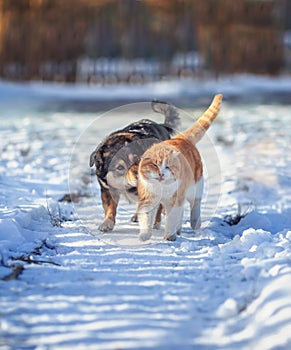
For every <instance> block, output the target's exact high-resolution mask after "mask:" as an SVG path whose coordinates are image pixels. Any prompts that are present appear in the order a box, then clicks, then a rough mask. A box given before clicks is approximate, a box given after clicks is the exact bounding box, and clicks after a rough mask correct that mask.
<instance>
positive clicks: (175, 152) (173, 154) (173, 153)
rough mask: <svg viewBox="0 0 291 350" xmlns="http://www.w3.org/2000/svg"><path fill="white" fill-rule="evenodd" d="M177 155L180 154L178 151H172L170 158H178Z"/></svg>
mask: <svg viewBox="0 0 291 350" xmlns="http://www.w3.org/2000/svg"><path fill="white" fill-rule="evenodd" d="M179 154H180V152H179V151H176V150H175V151H173V152H172V156H173V157H174V158H177V157H178V156H179Z"/></svg>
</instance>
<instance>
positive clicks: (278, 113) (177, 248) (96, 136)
mask: <svg viewBox="0 0 291 350" xmlns="http://www.w3.org/2000/svg"><path fill="white" fill-rule="evenodd" d="M224 88H225V89H226V87H225V86H222V87H221V89H222V90H221V91H222V92H223V93H224V91H223V89H224ZM226 90H227V89H226ZM7 95H8V97H9V96H10V94H9V93H7ZM5 97H7V96H5ZM158 97H159V96H158ZM211 97H212V96H210V97H209V99H211ZM0 102H1V100H0ZM20 103H21V104H20ZM46 103H47V102H46ZM44 105H45V104H44ZM206 105H207V102H206V103H205V104H204V105H203V108H205V107H206ZM290 106H291V105H289V104H285V105H279V104H272V103H270V104H247V105H245V104H239V103H236V104H232V103H230V102H227V92H226V101H225V103H224V106H223V111H222V113H221V116H220V118H219V119H218V120H217V122H216V123H215V125H213V127H212V128H211V130H210V132H209V135H210V136H209V137H210V141H211V142H213V143H214V146H213V147H214V149H215V151H216V154H217V155H218V158H219V161H220V166H221V179H222V185H221V198H220V201H219V204H218V208H217V211H216V213H215V215H214V217H213V219H212V221H211V222H210V224H209V225H208V226H206V227H204V228H203V229H201V230H199V231H198V232H196V233H195V234H194V233H193V232H191V230H190V229H189V228H188V223H187V218H186V217H185V225H184V227H183V233H182V236H181V237H179V238H178V239H177V241H176V242H164V241H162V239H161V233H160V232H157V235H156V237H154V238H153V241H152V243H151V244H148V245H143V244H140V243H139V242H138V240H137V239H136V233H137V226H136V225H134V224H131V223H129V218H130V214H131V213H130V211H132V210H133V209H134V208H133V207H131V206H130V205H127V204H126V203H125V204H124V205H123V206H121V208H120V210H119V213H118V221H117V227H116V230H115V232H113V233H112V234H109V235H108V236H105V235H104V236H101V235H99V233H98V232H97V230H96V225H97V224H98V223H99V222H100V220H101V218H102V215H103V214H102V210H101V206H100V199H99V192H98V187H97V186H95V185H96V183H95V179H94V177H91V176H90V170H89V168H88V164H87V163H88V157H89V155H90V152H91V151H92V150H93V149H94V147H95V146H96V143H98V140H100V139H101V138H103V137H104V136H105V135H106V134H107V133H108V132H109V131H110V130H114V129H116V128H117V127H118V126H119V123H121V124H122V123H125V124H126V123H127V122H128V121H129V122H130V121H131V120H132V119H133V118H135V115H134V111H135V110H136V109H137V107H139V106H136V105H135V106H133V107H132V109H131V110H130V113H127V114H125V113H124V110H121V111H118V112H117V111H116V112H114V113H115V115H116V120H114V124H112V118H113V115H114V113H113V114H110V115H108V114H107V117H103V116H102V117H100V118H99V119H97V121H96V120H95V118H96V115H95V114H94V113H89V112H86V113H82V114H79V113H76V112H75V111H65V112H64V111H63V112H62V111H59V110H58V109H57V107H56V108H51V107H50V108H43V107H39V105H38V104H37V103H35V102H34V103H32V102H31V99H30V98H29V99H27V100H26V98H24V99H23V100H21V102H19V105H15V104H13V103H11V101H10V102H9V100H8V102H7V100H6V101H5V103H4V102H3V101H2V104H1V105H0V110H1V115H0V120H1V131H0V132H1V145H0V148H1V161H0V190H1V192H0V254H1V264H0V348H1V349H3V350H4V349H38V350H40V349H41V350H43V349H94V350H95V349H131V348H133V349H143V348H144V349H146V348H155V349H163V348H164V349H176V348H181V349H205V350H206V349H234V348H237V349H286V350H287V349H289V348H290V347H291V317H290V315H291V264H290V257H291V255H290V244H291V231H290V228H291V178H290V164H291V159H290V154H289V153H288V147H289V146H288V145H289V143H290V135H291V132H290V126H289V125H288V122H289V120H290ZM143 107H144V106H143ZM194 107H195V104H193V109H191V111H190V112H191V113H193V116H195V117H197V116H199V114H200V112H201V110H202V109H201V108H198V107H195V108H194ZM127 108H128V107H127ZM150 117H151V118H154V117H155V116H154V115H150ZM138 118H140V117H138ZM136 119H137V118H136ZM184 122H185V123H187V122H189V120H184ZM209 145H210V144H209V143H208V144H207V142H206V143H205V144H202V145H201V146H200V147H201V148H202V149H201V151H202V153H203V152H205V157H206V156H207V155H208V154H209V153H208V148H207V147H209ZM74 147H75V148H74ZM213 157H215V155H214V156H213ZM211 159H214V158H211ZM214 161H216V160H215V159H214ZM206 162H207V160H206ZM68 178H69V183H70V189H69V188H68ZM218 180H219V179H218V178H215V181H216V182H217V181H218ZM215 181H214V182H213V184H212V185H213V186H214V187H215V186H216V187H217V186H218V185H219V184H218V183H216V182H215ZM217 188H219V190H220V186H218V187H217ZM69 190H71V192H72V193H76V194H77V195H78V196H79V197H80V198H79V202H78V203H75V204H72V203H67V202H59V201H58V200H59V199H60V198H62V197H63V196H64V195H65V194H67V193H69ZM209 191H210V190H209ZM208 197H209V200H208V202H207V203H206V204H205V210H206V211H207V210H208V209H209V208H208V206H210V207H211V205H212V202H213V200H214V199H217V197H216V193H215V192H214V193H211V191H210V192H209V196H208ZM215 204H216V203H214V204H213V205H215ZM239 208H240V209H239ZM239 210H240V211H241V214H244V215H245V216H244V217H243V218H241V220H236V219H238V217H237V214H238V211H239ZM230 223H231V224H232V225H230ZM112 243H115V244H112ZM117 243H118V244H117Z"/></svg>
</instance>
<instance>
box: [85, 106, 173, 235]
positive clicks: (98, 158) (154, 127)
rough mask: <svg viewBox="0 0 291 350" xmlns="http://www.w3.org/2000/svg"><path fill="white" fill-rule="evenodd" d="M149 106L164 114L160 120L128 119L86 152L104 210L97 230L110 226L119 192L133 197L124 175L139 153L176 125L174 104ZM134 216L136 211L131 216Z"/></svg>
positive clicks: (170, 131)
mask: <svg viewBox="0 0 291 350" xmlns="http://www.w3.org/2000/svg"><path fill="white" fill-rule="evenodd" d="M152 108H153V110H154V111H155V112H158V113H162V114H164V116H165V120H164V123H163V124H158V123H156V122H154V121H152V120H149V119H143V120H140V121H138V122H135V123H132V124H130V125H128V126H126V127H125V128H124V129H122V130H118V131H115V132H113V133H112V134H110V135H109V136H108V137H106V138H105V140H104V141H102V142H101V143H100V144H99V146H98V147H97V148H96V150H95V151H94V152H93V153H92V154H91V156H90V167H92V166H93V165H94V164H95V166H96V175H97V179H98V182H99V184H100V188H101V199H102V205H103V208H104V211H105V219H104V221H103V223H102V224H101V225H100V226H99V230H100V231H103V232H107V231H111V230H112V229H113V228H114V224H115V217H116V209H117V206H118V202H119V198H120V195H124V196H125V197H127V199H129V200H130V201H135V202H136V201H137V190H136V187H132V186H131V185H130V184H129V183H128V182H127V180H126V177H125V175H126V172H127V170H128V169H129V168H130V167H131V166H136V164H138V162H139V160H140V157H141V156H142V155H143V153H144V152H145V151H146V150H147V149H148V148H149V147H150V146H151V145H152V144H153V143H156V142H160V141H164V140H167V139H169V138H171V136H172V135H173V134H174V133H175V129H176V128H177V127H178V125H179V122H180V118H179V113H178V111H177V109H176V108H175V107H174V106H172V105H169V104H167V103H165V102H159V101H153V102H152ZM135 218H136V215H134V216H133V218H132V220H133V221H134V220H135Z"/></svg>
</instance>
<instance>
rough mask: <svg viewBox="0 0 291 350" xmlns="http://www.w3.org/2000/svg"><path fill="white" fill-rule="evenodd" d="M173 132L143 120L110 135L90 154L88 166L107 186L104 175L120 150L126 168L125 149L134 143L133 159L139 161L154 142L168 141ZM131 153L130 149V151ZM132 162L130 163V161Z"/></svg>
mask: <svg viewBox="0 0 291 350" xmlns="http://www.w3.org/2000/svg"><path fill="white" fill-rule="evenodd" d="M174 132H175V131H174V130H173V129H172V128H171V127H169V126H167V125H165V124H158V123H156V122H154V121H152V120H149V119H143V120H140V121H138V122H135V123H132V124H130V125H128V126H126V127H125V128H123V129H122V130H117V131H115V132H113V133H111V134H110V135H109V136H108V137H106V139H105V140H104V141H103V142H101V144H100V145H99V146H98V147H97V148H96V150H95V151H94V152H93V153H92V154H91V157H90V166H91V167H92V166H93V165H94V164H95V166H96V175H97V177H98V178H99V179H101V180H102V182H103V183H105V184H107V181H106V175H107V172H108V169H109V166H110V163H111V161H112V159H113V157H114V156H115V155H116V154H117V153H118V152H119V151H120V150H121V149H122V148H125V149H124V152H121V153H120V154H119V156H120V157H122V158H123V159H124V161H125V162H126V164H127V165H128V166H130V165H132V164H128V163H129V161H128V158H127V157H126V147H127V146H128V145H129V144H130V143H132V142H135V143H134V154H133V156H134V158H135V161H136V162H137V161H139V159H140V157H141V156H142V154H143V153H144V152H145V151H146V149H147V148H148V147H150V146H151V145H152V144H153V143H155V142H161V141H164V140H167V139H169V138H170V137H171V136H172V135H173V133H174ZM131 151H132V149H131ZM131 162H132V161H131Z"/></svg>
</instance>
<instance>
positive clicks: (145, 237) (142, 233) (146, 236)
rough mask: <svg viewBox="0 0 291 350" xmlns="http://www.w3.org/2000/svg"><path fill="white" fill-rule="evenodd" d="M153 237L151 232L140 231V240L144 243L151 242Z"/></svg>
mask: <svg viewBox="0 0 291 350" xmlns="http://www.w3.org/2000/svg"><path fill="white" fill-rule="evenodd" d="M151 236H152V233H151V231H150V230H147V231H140V233H139V239H140V240H141V241H143V242H144V241H147V240H149V239H150V238H151Z"/></svg>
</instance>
